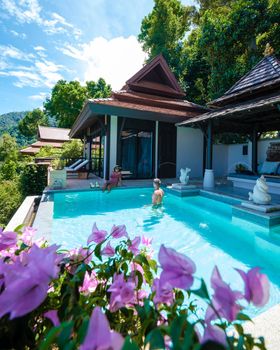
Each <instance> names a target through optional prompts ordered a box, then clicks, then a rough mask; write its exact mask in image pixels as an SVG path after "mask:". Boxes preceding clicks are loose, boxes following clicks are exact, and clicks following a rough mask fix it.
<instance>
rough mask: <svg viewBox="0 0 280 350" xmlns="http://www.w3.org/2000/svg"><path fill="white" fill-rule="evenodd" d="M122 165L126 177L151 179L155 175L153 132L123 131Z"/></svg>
mask: <svg viewBox="0 0 280 350" xmlns="http://www.w3.org/2000/svg"><path fill="white" fill-rule="evenodd" d="M121 167H122V170H123V171H124V174H125V177H127V178H132V179H150V178H152V176H153V132H151V131H141V130H123V131H122V132H121Z"/></svg>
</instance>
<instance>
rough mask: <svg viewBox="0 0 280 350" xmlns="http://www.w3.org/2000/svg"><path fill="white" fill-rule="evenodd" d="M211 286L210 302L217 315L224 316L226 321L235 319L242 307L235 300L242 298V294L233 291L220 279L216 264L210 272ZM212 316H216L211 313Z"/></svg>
mask: <svg viewBox="0 0 280 350" xmlns="http://www.w3.org/2000/svg"><path fill="white" fill-rule="evenodd" d="M211 286H212V288H213V289H214V296H213V299H212V302H213V305H214V307H215V309H216V310H217V312H218V313H219V315H220V316H221V317H224V318H226V319H227V320H228V321H233V320H235V319H236V316H237V314H238V312H239V311H240V310H241V309H242V307H241V305H239V304H237V300H238V299H241V298H242V294H241V293H240V292H237V291H233V290H232V289H231V288H230V286H229V285H228V284H227V283H225V282H224V281H223V280H222V278H221V275H220V272H219V270H218V268H217V267H216V266H215V267H214V270H213V272H212V277H211ZM214 316H215V318H217V317H218V316H216V315H214V314H213V318H214Z"/></svg>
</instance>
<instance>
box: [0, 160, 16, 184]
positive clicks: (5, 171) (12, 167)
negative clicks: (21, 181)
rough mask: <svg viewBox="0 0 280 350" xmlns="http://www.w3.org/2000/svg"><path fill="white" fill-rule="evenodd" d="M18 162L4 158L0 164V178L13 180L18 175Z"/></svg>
mask: <svg viewBox="0 0 280 350" xmlns="http://www.w3.org/2000/svg"><path fill="white" fill-rule="evenodd" d="M18 170H19V163H18V162H17V161H14V160H12V159H7V160H5V161H4V162H3V163H2V164H1V166H0V180H13V179H15V178H16V177H17V176H18Z"/></svg>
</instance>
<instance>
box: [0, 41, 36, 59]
mask: <svg viewBox="0 0 280 350" xmlns="http://www.w3.org/2000/svg"><path fill="white" fill-rule="evenodd" d="M0 51H1V56H2V58H3V57H5V58H12V59H17V60H21V61H31V60H32V59H33V58H34V55H33V54H31V53H25V52H23V51H21V50H19V49H18V48H16V47H14V46H12V45H0Z"/></svg>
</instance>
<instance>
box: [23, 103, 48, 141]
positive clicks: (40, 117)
mask: <svg viewBox="0 0 280 350" xmlns="http://www.w3.org/2000/svg"><path fill="white" fill-rule="evenodd" d="M38 125H43V126H49V120H48V117H47V116H46V115H45V114H44V112H43V111H41V110H40V109H39V108H36V109H33V111H31V112H28V113H27V114H26V116H25V117H24V118H23V119H21V120H20V121H19V123H18V129H19V131H20V133H21V134H22V135H23V136H25V137H35V136H36V134H37V129H38Z"/></svg>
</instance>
